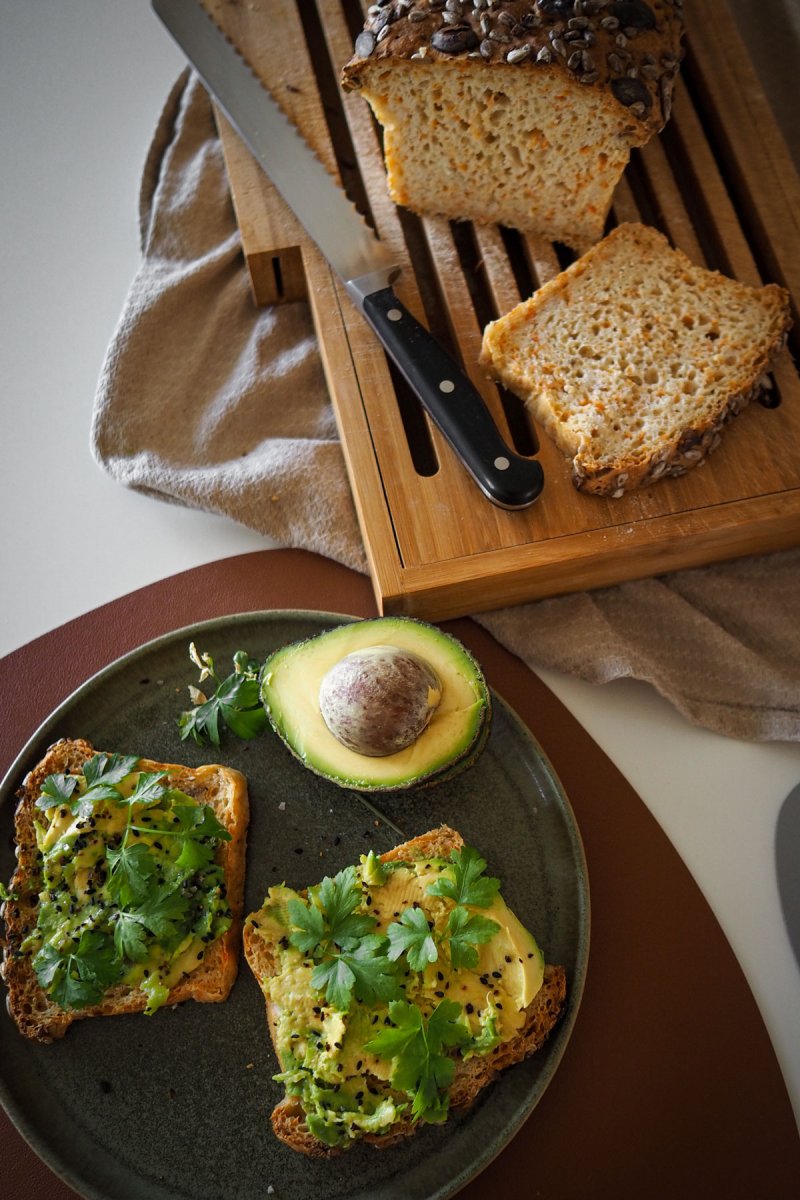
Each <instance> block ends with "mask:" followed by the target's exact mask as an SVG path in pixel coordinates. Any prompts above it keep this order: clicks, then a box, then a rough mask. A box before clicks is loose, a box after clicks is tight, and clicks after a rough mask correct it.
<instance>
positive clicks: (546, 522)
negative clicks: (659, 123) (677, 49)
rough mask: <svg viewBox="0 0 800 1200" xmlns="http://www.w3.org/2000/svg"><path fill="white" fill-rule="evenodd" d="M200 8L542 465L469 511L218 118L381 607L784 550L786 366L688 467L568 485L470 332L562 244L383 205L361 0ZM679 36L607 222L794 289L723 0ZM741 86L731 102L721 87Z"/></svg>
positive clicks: (502, 598) (315, 261)
mask: <svg viewBox="0 0 800 1200" xmlns="http://www.w3.org/2000/svg"><path fill="white" fill-rule="evenodd" d="M205 4H206V7H207V8H208V9H209V11H211V12H212V14H213V15H214V16H215V19H216V20H217V22H218V24H220V25H221V26H222V28H223V29H224V30H225V32H226V33H227V34H228V36H229V37H230V38H231V40H232V41H233V42H234V43H235V44H237V45H238V46H239V47H240V48H241V49H242V50H243V51H244V52H245V53H246V56H247V58H248V60H249V61H250V62H251V64H252V65H253V66H254V68H255V69H256V71H257V73H258V74H259V75H260V76H261V78H262V81H263V82H264V84H265V86H267V87H268V88H269V89H270V90H271V91H272V92H273V94H274V95H275V96H276V98H277V99H278V100H279V102H280V103H281V104H282V105H283V107H284V108H285V110H286V111H287V113H288V115H289V116H290V117H291V118H292V120H294V121H295V123H296V124H297V125H298V127H299V128H300V130H301V132H302V133H303V134H304V136H305V138H306V140H307V141H308V142H309V143H310V144H311V145H312V146H313V147H314V149H315V150H316V151H317V153H318V154H319V155H320V157H321V158H322V159H323V161H324V162H325V163H326V165H327V166H328V167H329V169H330V170H331V171H332V172H336V173H337V174H338V176H339V177H340V178H341V179H343V180H344V181H345V183H346V186H347V190H348V192H349V194H350V195H351V197H355V198H356V200H357V203H358V205H359V207H360V208H361V209H362V210H363V211H364V212H366V213H368V214H369V216H370V220H371V221H372V223H373V224H374V227H375V228H376V230H377V231H378V233H379V235H380V237H381V240H383V241H384V242H386V243H387V244H388V245H389V246H390V248H391V249H392V252H393V253H394V254H395V255H396V256H397V260H398V261H399V262H400V263H401V264H402V273H401V276H400V281H399V285H398V287H399V290H400V292H401V298H402V299H403V302H404V303H405V304H406V305H407V307H409V308H410V309H411V311H412V312H414V314H415V316H417V318H418V319H420V320H421V321H422V322H423V323H424V324H426V325H428V327H429V328H430V329H431V330H432V332H433V333H434V335H435V336H436V337H437V338H438V339H439V340H440V341H441V342H442V343H443V344H445V345H446V346H448V348H449V349H450V351H451V352H452V353H453V354H454V357H456V358H457V359H460V361H461V362H462V363H463V364H464V367H465V370H466V371H467V372H468V374H469V375H470V377H471V378H472V379H473V381H474V382H475V384H476V386H477V387H478V388H479V389H480V390H481V392H482V394H483V396H484V398H485V400H486V403H487V405H488V406H489V408H490V410H491V411H492V413H493V415H494V417H495V419H496V421H497V423H498V425H499V426H500V428H501V430H503V432H504V433H505V435H506V436H507V438H508V440H509V442H510V443H512V442H513V444H515V445H516V447H517V448H518V449H519V450H520V452H522V453H530V454H533V453H537V454H538V457H539V460H540V462H541V463H542V465H543V467H544V471H545V477H546V484H545V491H544V493H543V495H542V497H541V499H540V500H539V501H538V502H537V503H536V504H535V505H534V506H532V507H531V508H530V509H527V510H524V511H522V512H516V513H509V512H505V511H503V510H500V509H497V508H495V507H494V506H492V505H491V504H490V503H489V502H488V501H486V500H485V499H484V498H483V496H482V495H481V494H480V492H479V491H478V490H477V489H476V487H475V485H474V484H473V482H472V480H471V479H470V478H469V477H468V476H467V474H466V472H465V471H464V470H463V468H462V467H461V465H460V463H459V462H458V461H457V460H456V458H455V456H454V455H453V453H452V451H451V450H450V448H449V446H448V445H447V444H446V443H445V442H444V440H443V439H442V437H441V435H440V434H439V433H438V430H436V429H435V428H433V427H431V425H430V422H429V421H428V419H427V417H426V416H425V414H424V413H422V412H421V411H420V410H419V406H418V405H417V404H416V401H415V399H414V398H413V397H412V398H409V397H408V396H403V395H402V389H401V387H400V385H399V384H398V382H397V379H396V378H395V377H394V373H393V370H392V369H391V368H390V367H389V365H388V364H387V361H386V358H385V355H384V354H383V351H382V349H381V348H380V346H379V345H378V344H377V342H376V339H375V338H374V337H373V335H372V333H371V331H370V330H369V328H368V327H367V326H366V324H365V322H364V321H363V319H362V318H361V317H360V316H359V315H358V314H357V313H356V312H355V311H354V309H353V307H352V305H351V304H350V301H349V299H348V298H347V296H346V294H345V293H344V291H343V289H342V288H341V287H340V286H339V285H338V284H337V283H336V281H334V280H333V279H332V277H331V272H330V269H329V268H328V267H327V264H326V263H324V261H323V260H322V259H321V256H320V255H319V252H318V251H317V249H316V247H314V246H312V245H310V244H309V243H308V240H307V239H306V237H305V235H304V234H303V232H302V230H300V229H299V228H298V226H297V222H296V220H295V218H294V216H293V214H292V213H291V212H290V211H289V210H288V209H287V208H286V206H285V205H284V203H283V201H282V200H281V199H280V197H278V196H277V195H276V194H275V193H274V191H273V189H272V188H271V185H270V184H269V181H268V180H267V179H266V177H265V176H263V174H262V173H260V172H259V170H258V168H257V167H256V166H255V164H254V163H253V161H252V159H251V157H250V156H249V154H248V153H247V151H246V150H245V149H244V147H243V146H242V145H241V142H240V141H239V139H238V138H237V137H236V135H235V134H234V133H233V131H232V130H231V129H230V128H229V127H228V126H227V125H226V124H225V122H224V121H222V120H221V121H220V130H221V136H222V140H223V147H224V150H225V156H226V163H227V167H228V173H229V178H230V183H231V191H232V195H233V199H234V204H235V207H236V211H237V216H238V219H239V224H240V228H241V231H242V240H243V245H244V251H245V257H246V261H247V264H248V267H249V270H250V278H251V285H252V290H253V295H254V298H255V301H256V303H259V304H267V303H275V302H277V301H278V300H280V299H281V295H276V290H279V291H280V290H281V289H282V297H283V298H287V299H288V298H293V297H294V296H295V295H297V294H298V292H299V288H298V286H297V278H296V274H295V271H296V267H297V259H298V258H299V259H300V261H301V265H302V272H303V276H304V290H305V292H306V293H307V295H308V297H309V302H310V304H311V307H312V312H313V313H314V317H315V323H316V329H317V335H318V339H319V344H320V351H321V355H322V359H323V364H324V366H325V371H326V379H327V382H328V387H329V392H330V398H331V403H332V405H333V408H334V411H335V414H336V418H337V424H338V428H339V432H340V436H341V441H342V448H343V452H344V456H345V461H346V464H347V468H348V473H349V477H350V481H351V485H352V490H353V496H354V500H355V505H356V510H357V513H358V517H359V522H360V525H361V531H362V534H363V538H364V544H365V547H366V551H367V556H368V560H369V565H370V573H371V577H372V582H373V587H374V590H375V595H376V599H377V602H378V605H379V607H380V609H381V610H382V611H385V612H405V613H409V614H413V615H419V616H424V617H427V618H429V619H433V620H437V619H444V618H447V617H453V616H457V615H462V614H465V613H474V612H479V611H482V610H487V609H491V608H495V607H501V606H505V605H508V604H518V603H524V602H526V601H529V600H533V599H537V598H539V597H543V596H550V595H555V594H559V593H562V592H567V591H575V590H584V589H586V588H593V587H602V586H606V585H609V584H614V583H619V582H622V581H624V580H627V579H634V578H642V577H646V576H649V575H653V574H659V573H661V572H664V571H668V570H674V569H677V568H680V567H689V566H699V565H702V564H704V563H710V562H716V561H720V560H723V559H726V558H733V557H737V556H739V555H745V554H752V553H763V552H768V551H771V550H776V549H780V548H783V547H788V546H791V545H796V544H798V543H799V542H800V461H798V458H797V455H796V454H794V453H792V450H791V448H792V446H797V445H798V444H800V381H799V380H798V375H797V370H796V367H795V364H794V362H793V361H792V357H791V355H790V353H788V352H787V351H784V353H783V354H782V356H781V358H780V360H779V362H778V364H777V366H776V368H775V372H774V378H775V387H774V389H773V391H772V394H771V396H770V398H769V399H768V401H767V404H768V405H769V404H773V405H775V404H776V405H777V406H776V407H774V408H772V409H770V408H769V407H767V406H765V405H762V404H751V405H750V406H749V408H748V409H746V410H745V411H744V412H743V413H742V414H741V415H740V416H739V417H737V418H736V421H734V422H733V424H732V425H731V427H730V429H729V430H728V431H727V432H726V434H725V437H724V439H723V442H722V445H721V447H720V448H719V450H717V451H716V453H715V454H714V455H712V456H711V458H710V459H709V461H708V463H707V464H706V466H705V467H704V468H703V469H702V470H696V471H694V472H690V473H689V474H688V475H686V476H684V477H682V478H678V479H672V480H668V481H662V482H659V483H657V484H655V485H653V486H652V487H649V488H645V489H640V490H638V491H633V492H630V493H627V494H626V495H624V496H623V497H622V498H621V499H619V500H611V499H608V498H605V497H600V496H587V495H586V494H579V493H577V492H576V491H575V489H574V488H573V486H572V483H571V480H570V468H569V464H568V463H567V462H566V461H565V460H564V458H563V457H562V455H561V454H560V452H559V451H557V450H556V448H555V447H554V445H553V444H552V443H551V442H550V440H549V438H548V437H547V436H546V435H544V434H543V433H540V432H539V431H538V429H537V428H536V427H535V425H534V424H533V423H532V421H531V419H530V417H529V415H528V414H527V412H523V411H522V410H521V408H520V405H519V402H518V401H516V400H515V399H510V398H509V397H508V396H503V395H502V394H501V393H500V392H499V391H498V388H497V387H496V385H495V384H494V383H492V382H490V381H489V380H488V379H487V377H486V375H485V374H484V373H483V371H482V369H481V368H480V366H479V365H478V354H479V351H480V342H481V334H482V329H483V326H484V324H485V323H486V320H487V319H491V317H493V316H495V315H502V314H503V313H504V312H506V311H508V309H509V308H510V307H513V305H514V304H515V303H517V302H518V300H519V299H521V298H524V297H526V296H527V295H529V294H531V292H532V291H533V290H535V289H536V288H537V287H539V286H541V285H542V284H543V283H545V282H547V280H548V279H550V278H552V277H553V276H554V275H556V274H557V273H558V272H559V271H560V270H561V269H562V268H563V266H564V265H566V264H567V263H568V262H570V261H572V258H573V257H574V256H573V255H572V253H571V251H568V250H566V249H565V248H564V247H563V246H559V245H557V244H551V243H549V242H547V241H545V240H544V239H542V238H540V237H536V236H532V235H530V234H520V233H517V232H516V231H513V230H507V229H503V228H500V227H495V226H479V225H475V224H471V223H465V224H463V225H458V226H452V225H451V224H450V222H448V221H447V220H445V219H443V218H437V217H417V216H414V215H413V214H411V213H409V212H407V211H405V210H401V209H398V208H396V207H395V205H394V204H393V203H392V202H391V200H390V199H389V196H388V192H387V190H386V184H385V173H384V168H383V161H382V152H381V141H380V136H379V132H378V129H377V127H376V125H375V122H374V120H373V118H372V114H371V112H370V111H369V109H368V107H367V105H366V103H365V102H364V101H363V99H361V97H360V96H358V95H354V94H353V93H347V94H344V93H342V92H341V91H340V90H339V88H338V86H337V85H336V81H337V80H338V77H339V70H340V68H341V65H342V64H343V63H344V62H345V61H346V60H347V58H348V57H349V56H350V54H351V52H352V45H353V38H354V32H355V29H356V28H360V21H361V17H362V16H363V11H364V8H365V7H366V6H359V5H356V4H354V3H350V2H348V3H344V4H343V3H342V0H316V2H315V3H311V2H310V0H302V3H301V2H300V0H246V2H245V0H205ZM687 24H688V32H687V39H686V41H687V47H688V55H687V68H686V70H685V74H684V75H683V76H682V77H681V78H680V79H679V83H678V86H677V89H676V94H675V102H674V110H673V115H672V118H671V122H670V124H669V125H668V126H667V129H666V131H665V133H664V134H663V135H662V136H661V138H660V139H658V140H654V141H652V142H651V143H649V144H648V146H647V147H645V148H644V149H643V150H642V151H640V152H636V153H635V155H634V157H633V159H632V162H631V165H630V167H629V169H628V171H627V172H626V175H625V176H624V177H623V179H622V181H621V182H620V184H619V186H618V188H617V191H616V193H615V196H614V203H613V206H612V213H611V217H610V220H609V225H610V226H613V225H614V224H619V223H621V222H623V221H645V222H647V223H651V224H653V225H655V226H656V227H657V228H660V229H661V230H662V231H663V232H665V233H666V234H667V236H668V237H669V238H670V239H671V240H672V241H673V243H674V244H676V245H677V246H679V248H681V249H682V250H684V252H685V253H687V254H688V255H689V257H690V258H692V259H693V260H694V261H695V262H697V263H698V264H708V265H710V266H714V267H718V268H719V269H721V270H723V271H724V272H725V273H728V274H731V275H733V276H734V277H736V278H739V279H741V280H742V282H745V283H759V282H761V281H764V282H766V281H769V280H775V281H776V282H782V283H784V285H785V286H789V288H790V290H791V289H792V286H793V284H796V285H797V286H800V278H798V279H796V280H795V279H794V275H795V274H796V273H797V263H798V261H800V255H798V254H797V253H796V251H797V247H798V237H797V229H798V216H797V214H798V212H800V184H799V183H798V179H797V174H796V172H795V171H794V169H793V166H792V164H791V160H790V158H789V156H788V153H787V152H786V150H785V147H784V146H783V143H782V141H781V139H780V135H779V134H778V132H777V128H776V127H775V125H774V122H773V121H772V118H771V116H770V114H769V111H768V109H766V105H765V102H764V101H763V97H761V98H760V99H758V98H756V100H754V88H756V89H757V86H758V85H757V84H756V83H755V76H754V73H753V71H752V67H751V66H750V64H749V61H748V60H747V57H746V52H745V49H744V47H743V45H742V42H741V39H740V38H739V35H738V32H737V30H736V27H735V25H734V22H733V19H732V17H731V15H730V13H729V11H728V10H727V7H726V5H725V4H724V3H722V2H720V0H715V3H713V4H711V3H710V0H695V2H694V3H693V4H692V5H691V6H687ZM287 46H290V47H291V48H292V52H291V55H287V53H286V50H285V48H286V47H287ZM741 80H745V82H746V88H745V93H746V94H745V95H744V96H743V97H738V95H730V96H729V94H728V91H727V90H726V88H730V89H732V92H735V91H736V87H737V86H738V82H737V81H741ZM748 106H750V107H751V108H752V107H753V106H755V108H756V109H757V111H758V114H759V120H758V125H757V127H755V126H754V122H753V118H752V117H751V116H749V115H748ZM294 246H296V247H301V250H302V253H301V252H300V251H297V252H296V254H293V252H292V249H291V248H292V247H294ZM286 247H289V249H288V250H287V249H286ZM792 255H794V259H792ZM276 257H277V258H278V259H279V268H280V270H279V275H280V278H279V280H278V288H277V289H276V286H275V282H274V278H273V284H272V291H271V292H270V289H269V287H268V286H266V285H265V276H266V275H268V272H265V271H264V268H263V264H264V262H265V261H268V262H269V264H270V268H271V267H272V261H273V259H274V258H276ZM793 264H794V265H793ZM274 274H275V272H274V271H272V275H273V277H274ZM268 283H269V279H267V280H266V284H268ZM794 294H795V297H796V296H797V290H796V288H795V293H794ZM537 446H538V450H537Z"/></svg>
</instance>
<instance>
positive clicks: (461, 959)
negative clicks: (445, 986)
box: [409, 904, 500, 970]
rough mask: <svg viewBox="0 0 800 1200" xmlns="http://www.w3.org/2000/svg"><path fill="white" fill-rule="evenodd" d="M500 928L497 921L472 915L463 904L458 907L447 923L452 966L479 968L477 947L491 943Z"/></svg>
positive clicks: (452, 912) (453, 910) (475, 914)
mask: <svg viewBox="0 0 800 1200" xmlns="http://www.w3.org/2000/svg"><path fill="white" fill-rule="evenodd" d="M499 928H500V926H499V925H498V924H497V921H492V920H490V919H489V918H488V917H482V916H481V915H480V914H479V913H470V911H469V909H467V908H464V907H463V905H461V904H458V905H456V907H455V908H454V909H452V911H451V913H450V916H449V918H448V921H447V939H448V948H449V950H450V964H451V966H452V967H453V968H454V969H456V970H457V969H458V968H459V967H477V965H478V951H477V950H476V949H475V946H476V945H480V944H481V943H483V942H488V941H490V940H491V939H492V938H493V937H494V935H495V934H496V933H497V931H498V929H499ZM410 961H411V960H410V959H409V962H410Z"/></svg>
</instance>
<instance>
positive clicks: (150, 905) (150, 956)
mask: <svg viewBox="0 0 800 1200" xmlns="http://www.w3.org/2000/svg"><path fill="white" fill-rule="evenodd" d="M18 797H19V804H18V806H17V809H16V812H15V840H16V855H17V867H16V870H15V871H14V875H13V877H12V880H11V884H10V887H9V891H8V898H7V899H6V900H5V904H4V906H3V916H4V919H5V926H6V929H5V946H4V950H5V953H4V961H3V966H2V975H3V978H4V980H5V983H6V986H7V988H8V1007H9V1011H10V1013H11V1016H12V1018H13V1019H14V1021H15V1022H16V1024H17V1026H18V1028H19V1029H20V1031H21V1032H22V1033H23V1034H25V1035H26V1036H27V1037H30V1038H35V1039H37V1040H40V1041H51V1040H53V1039H54V1038H60V1037H63V1035H64V1033H65V1032H66V1030H67V1028H68V1027H69V1025H70V1024H71V1023H72V1022H73V1021H74V1020H76V1019H78V1018H81V1017H92V1016H101V1015H113V1014H116V1013H124V1012H140V1011H145V1012H147V1013H152V1012H154V1011H155V1010H156V1009H158V1008H159V1007H161V1006H162V1005H164V1004H168V1005H173V1004H177V1003H179V1002H180V1001H182V1000H187V999H195V1000H204V1001H219V1000H224V999H225V998H226V996H227V995H228V993H229V992H230V989H231V987H232V986H233V983H234V980H235V978H236V974H237V969H238V952H239V943H240V932H241V917H242V910H243V904H244V901H243V888H244V862H245V841H246V833H247V823H248V797H247V784H246V781H245V778H244V776H243V775H241V774H240V773H239V772H238V771H234V770H232V769H230V768H228V767H222V766H218V765H206V766H201V767H197V768H194V769H192V768H189V767H184V766H178V765H175V764H172V763H159V762H153V761H151V760H149V759H145V758H136V757H134V756H127V755H119V754H107V753H97V752H95V750H94V748H93V747H92V746H91V745H90V744H89V743H88V742H86V741H84V740H80V739H77V740H68V739H64V740H62V741H60V742H57V743H55V745H53V746H51V747H50V748H49V750H48V751H47V753H46V754H45V756H44V758H43V759H42V761H41V762H40V763H39V764H38V765H37V766H36V767H35V768H34V769H33V770H32V771H31V772H30V773H29V774H28V775H27V776H26V778H25V780H24V782H23V785H22V787H21V789H20V791H19V792H18Z"/></svg>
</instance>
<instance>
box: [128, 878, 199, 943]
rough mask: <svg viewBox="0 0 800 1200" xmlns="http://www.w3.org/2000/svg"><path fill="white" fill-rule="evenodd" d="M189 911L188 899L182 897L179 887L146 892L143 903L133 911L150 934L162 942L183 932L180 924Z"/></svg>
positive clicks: (167, 887)
mask: <svg viewBox="0 0 800 1200" xmlns="http://www.w3.org/2000/svg"><path fill="white" fill-rule="evenodd" d="M188 910H189V899H188V897H187V896H184V894H183V892H182V890H181V887H180V885H177V886H175V887H170V886H169V885H167V886H165V887H161V888H156V889H155V890H154V891H150V892H148V894H147V896H146V897H145V899H144V900H143V902H142V903H141V904H140V905H138V906H137V907H136V909H135V910H134V911H133V914H132V915H133V916H135V917H137V918H138V920H140V921H141V923H142V924H143V925H145V926H146V927H147V928H148V929H149V930H150V932H151V933H152V934H153V935H154V936H155V937H156V938H158V939H159V941H161V942H163V941H164V940H166V939H168V938H174V937H177V936H178V934H179V933H181V932H183V930H182V929H181V925H182V923H183V922H184V921H185V919H186V914H187V912H188Z"/></svg>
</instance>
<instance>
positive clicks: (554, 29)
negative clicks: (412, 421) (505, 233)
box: [342, 0, 682, 253]
mask: <svg viewBox="0 0 800 1200" xmlns="http://www.w3.org/2000/svg"><path fill="white" fill-rule="evenodd" d="M681 9H682V4H681V0H649V2H648V3H645V2H644V0H536V2H534V0H446V2H445V0H384V2H383V3H379V4H375V5H372V6H371V7H370V9H369V15H368V16H367V20H366V24H365V26H364V29H363V31H362V32H361V33H360V34H359V36H358V38H357V39H356V43H355V56H354V57H353V58H352V59H351V60H350V61H349V62H348V63H347V64H346V65H345V67H344V69H343V74H342V84H343V87H344V88H345V89H349V90H359V91H360V92H361V94H362V95H363V96H364V98H365V99H366V100H367V101H368V102H369V104H370V105H371V107H372V109H373V111H374V113H375V116H376V117H377V119H378V121H379V122H380V124H381V125H382V127H383V139H384V155H385V162H386V170H387V178H388V185H389V191H390V193H391V196H392V198H393V199H394V200H395V202H396V203H397V204H401V205H404V206H406V207H408V208H409V209H411V210H412V211H414V212H416V213H421V214H442V215H444V216H447V217H450V218H453V219H464V218H468V219H471V220H474V221H477V222H481V223H495V222H497V223H499V224H501V225H505V226H508V227H510V228H516V229H520V230H525V231H530V232H533V233H538V234H541V235H543V236H544V237H546V238H548V239H551V240H553V241H559V242H562V243H564V244H565V245H567V246H570V247H571V248H572V249H574V250H576V251H578V252H579V253H580V252H582V251H583V250H585V249H588V247H589V246H591V245H592V244H593V243H594V242H596V241H597V240H598V239H599V238H600V237H602V235H603V230H604V224H605V220H606V216H607V214H608V210H609V207H610V204H611V199H612V194H613V191H614V188H615V186H616V184H617V182H618V180H619V178H620V176H621V175H622V173H623V171H624V169H625V166H626V165H627V162H628V159H629V157H630V152H631V149H632V148H633V147H635V146H641V145H643V144H644V143H645V142H647V141H648V139H649V138H650V137H652V136H653V134H654V133H656V132H657V131H658V130H659V129H661V128H662V127H663V125H664V123H665V122H666V121H667V119H668V117H669V112H670V105H671V96H672V89H673V84H674V80H675V76H676V74H677V71H678V67H679V63H680V59H681V55H682V50H681V34H682V16H681Z"/></svg>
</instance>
